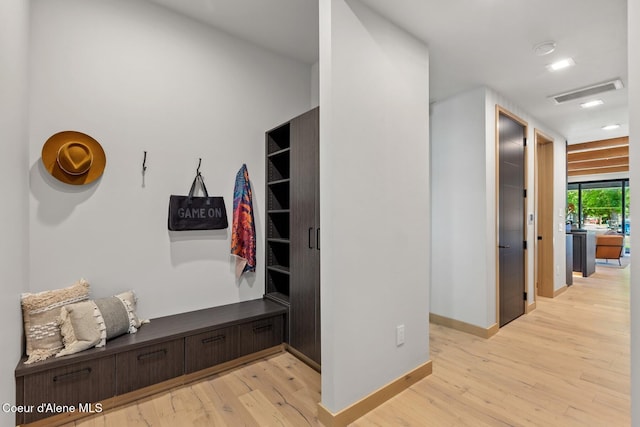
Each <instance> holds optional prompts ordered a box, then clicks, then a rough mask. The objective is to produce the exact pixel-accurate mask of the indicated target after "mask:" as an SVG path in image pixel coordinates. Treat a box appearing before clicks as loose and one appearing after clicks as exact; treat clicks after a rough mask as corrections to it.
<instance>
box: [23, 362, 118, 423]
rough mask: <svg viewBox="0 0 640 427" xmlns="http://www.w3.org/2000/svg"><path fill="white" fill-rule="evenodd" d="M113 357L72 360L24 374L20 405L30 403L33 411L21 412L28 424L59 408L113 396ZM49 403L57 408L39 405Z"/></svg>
mask: <svg viewBox="0 0 640 427" xmlns="http://www.w3.org/2000/svg"><path fill="white" fill-rule="evenodd" d="M115 385H116V382H115V357H114V356H110V357H103V358H100V359H95V360H89V361H87V362H80V363H73V364H70V365H67V366H63V367H60V368H54V369H49V370H46V371H43V372H39V373H35V374H32V375H26V376H25V377H24V391H25V395H24V400H23V403H22V404H23V405H25V406H26V405H33V407H34V408H33V411H32V412H29V413H25V414H24V422H25V423H30V422H33V421H36V420H39V419H41V418H45V417H49V416H51V415H56V414H58V413H60V411H61V409H60V407H64V406H68V407H73V408H74V410H75V412H78V411H79V410H81V409H82V408H80V407H79V405H80V404H82V405H86V404H87V403H91V402H99V401H101V400H104V399H108V398H110V397H113V396H115V394H116V387H115ZM48 403H52V404H55V405H57V407H58V408H53V407H50V406H45V407H43V408H42V410H41V411H39V410H38V409H39V408H38V406H40V405H42V404H48Z"/></svg>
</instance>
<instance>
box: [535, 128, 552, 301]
mask: <svg viewBox="0 0 640 427" xmlns="http://www.w3.org/2000/svg"><path fill="white" fill-rule="evenodd" d="M534 143H535V150H534V154H533V155H534V157H533V163H534V166H533V174H534V178H533V182H534V185H535V192H534V195H533V197H534V215H535V223H534V242H535V245H534V246H535V249H534V253H533V259H534V269H533V277H534V279H533V283H534V292H533V296H534V302H533V307H532V308H531V310H533V309H535V304H536V301H537V298H538V295H540V296H543V297H548V298H553V297H554V296H555V295H554V287H555V285H554V281H555V275H554V260H555V245H554V242H553V239H552V240H551V242H549V243H543V244H544V245H545V246H549V245H550V246H551V265H543V266H542V268H546V276H547V277H549V276H550V277H551V278H552V280H551V288H550V289H549V287H548V286H547V287H544V288H539V287H538V284H539V280H540V274H541V271H540V269H541V263H542V261H543V260H542V259H541V257H540V254H539V250H540V248H539V246H540V243H539V241H538V236H539V235H540V232H541V231H542V230H540V227H541V220H542V219H543V218H546V219H547V223H545V222H544V221H542V224H543V225H544V224H546V227H545V229H546V230H545V231H546V232H547V234H549V235H550V236H553V235H554V216H553V189H554V185H555V174H554V173H553V172H554V170H553V159H554V152H553V144H554V140H553V138H551V137H550V136H548V135H546V134H545V133H544V132H542V131H541V130H540V129H534ZM542 146H547V147H548V146H550V147H548V148H550V150H551V152H550V157H551V174H546V175H545V176H540V173H539V172H540V171H539V169H540V161H541V159H540V157H539V151H540V149H541V147H542ZM543 160H548V159H547V158H545V159H543ZM543 188H544V190H545V192H544V193H542V194H541V190H543ZM542 197H544V198H545V201H546V202H547V204H545V206H546V209H545V212H541V211H540V199H541V198H542ZM549 269H550V271H549Z"/></svg>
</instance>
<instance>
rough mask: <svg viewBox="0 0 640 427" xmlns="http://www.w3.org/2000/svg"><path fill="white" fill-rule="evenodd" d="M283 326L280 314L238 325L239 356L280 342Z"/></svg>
mask: <svg viewBox="0 0 640 427" xmlns="http://www.w3.org/2000/svg"><path fill="white" fill-rule="evenodd" d="M283 326H284V325H283V319H282V316H279V317H271V318H269V319H261V320H256V321H253V322H251V323H245V324H242V325H240V326H239V328H238V329H239V335H240V356H244V355H245V354H251V353H255V352H256V351H260V350H264V349H265V348H269V347H273V346H274V345H278V344H280V343H281V342H282V339H283Z"/></svg>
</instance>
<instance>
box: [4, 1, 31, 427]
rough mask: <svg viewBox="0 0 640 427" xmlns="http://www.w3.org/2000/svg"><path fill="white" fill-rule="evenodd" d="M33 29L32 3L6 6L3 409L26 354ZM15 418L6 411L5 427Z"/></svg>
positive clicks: (12, 394) (11, 400) (10, 400)
mask: <svg viewBox="0 0 640 427" xmlns="http://www.w3.org/2000/svg"><path fill="white" fill-rule="evenodd" d="M28 24H29V2H27V1H24V0H4V1H2V2H0V94H2V95H0V146H1V147H2V150H3V152H2V155H1V156H0V194H2V200H3V201H2V209H0V224H2V225H3V227H2V228H3V230H2V238H0V283H1V284H2V298H0V324H2V346H3V349H2V351H1V352H0V367H1V369H0V405H2V404H4V403H10V404H14V403H15V382H14V376H13V370H14V369H15V367H16V365H17V364H18V360H19V359H20V355H21V354H22V315H21V313H20V294H21V293H22V292H23V291H24V290H25V289H26V288H27V282H28V236H29V231H28V223H29V222H28V221H29V216H28V209H29V200H28V178H29V175H28V173H27V171H28V161H29V160H28V157H27V143H26V142H27V102H26V101H27V91H28V81H27V80H28V79H27V75H28V70H27V57H28V54H27V52H28V45H29V43H28V33H29V32H28ZM13 425H15V415H14V414H11V413H5V412H4V411H2V410H0V426H13Z"/></svg>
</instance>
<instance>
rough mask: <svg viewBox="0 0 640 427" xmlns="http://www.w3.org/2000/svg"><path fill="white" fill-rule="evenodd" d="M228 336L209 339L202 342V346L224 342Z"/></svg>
mask: <svg viewBox="0 0 640 427" xmlns="http://www.w3.org/2000/svg"><path fill="white" fill-rule="evenodd" d="M226 338H227V337H226V335H216V336H215V337H209V338H205V339H203V340H202V344H210V343H212V342H218V341H224V340H225V339H226Z"/></svg>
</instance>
